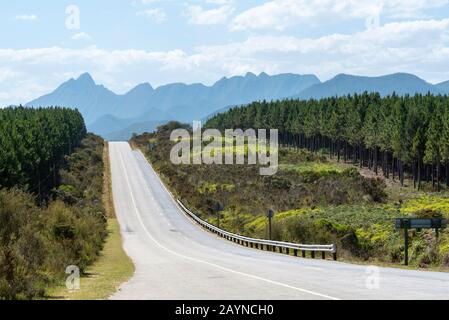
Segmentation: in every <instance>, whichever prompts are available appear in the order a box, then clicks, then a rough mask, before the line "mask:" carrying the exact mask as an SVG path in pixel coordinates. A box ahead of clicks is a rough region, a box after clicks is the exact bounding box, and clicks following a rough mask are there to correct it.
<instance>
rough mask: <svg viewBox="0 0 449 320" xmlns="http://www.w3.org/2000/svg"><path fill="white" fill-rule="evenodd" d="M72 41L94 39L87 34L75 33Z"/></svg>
mask: <svg viewBox="0 0 449 320" xmlns="http://www.w3.org/2000/svg"><path fill="white" fill-rule="evenodd" d="M72 40H86V41H87V40H92V37H91V36H90V35H89V34H88V33H86V32H79V33H75V34H74V35H73V36H72Z"/></svg>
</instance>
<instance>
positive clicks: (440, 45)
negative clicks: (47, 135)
mask: <svg viewBox="0 0 449 320" xmlns="http://www.w3.org/2000/svg"><path fill="white" fill-rule="evenodd" d="M84 72H89V73H90V74H91V75H92V76H93V78H94V79H95V80H96V82H97V83H101V84H104V85H105V86H106V87H108V88H109V89H111V90H113V91H114V92H116V93H126V92H127V91H128V90H130V89H132V88H133V87H134V86H136V85H137V84H139V83H143V82H149V83H150V84H151V85H153V87H157V86H160V85H163V84H167V83H173V82H184V83H197V82H201V83H204V84H206V85H211V84H213V83H214V82H216V81H217V80H219V79H220V78H222V77H224V76H226V77H230V76H234V75H244V74H246V73H247V72H253V73H255V74H259V73H261V72H266V73H268V74H278V73H298V74H315V75H317V76H318V77H319V78H320V79H321V80H322V81H325V80H328V79H330V78H332V77H334V76H335V75H337V74H339V73H347V74H356V75H366V76H379V75H384V74H390V73H395V72H408V73H413V74H416V75H417V76H419V77H421V78H423V79H425V80H426V81H428V82H431V83H438V82H442V81H446V80H449V0H429V1H425V0H269V1H263V0H244V1H237V0H78V1H75V0H74V1H65V0H58V1H54V0H39V1H35V0H15V1H2V3H1V4H0V106H6V105H10V104H19V103H26V102H28V101H30V100H32V99H34V98H37V97H38V96H40V95H43V94H46V93H49V92H51V91H52V90H54V89H55V88H56V87H57V86H58V85H60V84H61V83H62V82H64V81H67V80H68V79H70V78H72V77H73V78H76V77H78V76H79V75H80V74H81V73H84Z"/></svg>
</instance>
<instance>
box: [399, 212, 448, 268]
mask: <svg viewBox="0 0 449 320" xmlns="http://www.w3.org/2000/svg"><path fill="white" fill-rule="evenodd" d="M446 227H447V220H445V219H442V218H430V219H416V218H398V219H396V220H395V228H396V229H397V230H401V229H402V230H404V265H406V266H408V246H409V238H408V231H409V229H417V230H421V229H435V235H436V238H437V240H438V237H439V229H444V228H446Z"/></svg>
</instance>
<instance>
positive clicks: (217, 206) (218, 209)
mask: <svg viewBox="0 0 449 320" xmlns="http://www.w3.org/2000/svg"><path fill="white" fill-rule="evenodd" d="M213 209H214V211H215V213H216V214H217V224H218V225H217V227H218V228H220V214H221V213H220V212H221V211H223V209H224V207H223V205H222V204H221V203H220V202H219V201H217V202H216V203H215V204H214V208H213Z"/></svg>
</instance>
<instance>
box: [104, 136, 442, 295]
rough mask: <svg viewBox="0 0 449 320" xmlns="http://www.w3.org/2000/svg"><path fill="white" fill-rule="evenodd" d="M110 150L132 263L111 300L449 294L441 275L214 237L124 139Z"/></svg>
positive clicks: (118, 211) (118, 207)
mask: <svg viewBox="0 0 449 320" xmlns="http://www.w3.org/2000/svg"><path fill="white" fill-rule="evenodd" d="M109 150H110V158H111V170H112V187H113V196H114V205H115V211H116V214H117V218H118V220H119V223H120V226H121V233H122V236H123V241H124V248H125V251H126V252H127V253H128V255H129V256H130V258H131V259H132V260H133V262H134V264H135V267H136V272H135V274H134V276H133V277H132V279H131V280H130V281H129V282H127V283H125V284H123V285H122V286H121V287H120V289H119V290H118V292H117V293H116V294H114V295H113V296H112V297H111V299H120V300H128V299H133V300H142V299H145V300H154V299H155V300H159V299H173V300H180V299H189V300H210V299H220V300H230V299H236V300H241V299H254V300H279V299H301V300H307V299H333V300H338V299H449V274H447V273H440V272H423V271H411V270H401V269H394V268H378V279H379V281H378V282H376V280H375V278H373V277H375V276H376V274H377V271H376V270H372V269H370V268H368V267H367V266H360V265H352V264H347V263H342V262H334V261H327V260H326V261H324V260H318V259H317V260H312V259H302V258H295V257H291V256H287V255H281V254H278V253H271V252H265V251H259V250H254V249H249V248H245V247H241V246H238V245H236V244H234V243H231V242H228V241H225V240H223V239H221V238H217V237H216V236H215V235H212V234H210V233H208V232H206V231H204V230H202V229H201V228H200V227H198V226H197V225H196V224H194V223H193V222H192V221H191V220H190V219H189V218H187V217H186V216H185V215H184V214H183V213H182V211H181V210H180V209H179V208H178V206H177V205H176V203H175V202H174V201H173V199H172V198H171V196H170V194H169V193H168V191H167V189H166V188H165V187H164V186H163V185H162V183H161V181H160V179H159V177H158V176H157V175H156V173H155V172H154V170H153V169H152V167H151V166H150V165H149V163H148V162H147V161H146V159H145V158H144V156H143V155H142V153H140V152H139V151H133V150H131V148H130V146H129V144H128V143H126V142H111V143H110V148H109ZM373 279H374V280H373ZM376 283H378V285H376Z"/></svg>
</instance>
